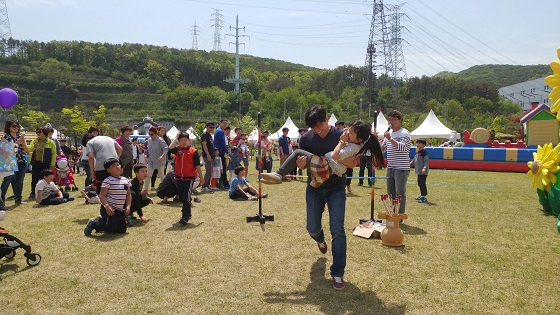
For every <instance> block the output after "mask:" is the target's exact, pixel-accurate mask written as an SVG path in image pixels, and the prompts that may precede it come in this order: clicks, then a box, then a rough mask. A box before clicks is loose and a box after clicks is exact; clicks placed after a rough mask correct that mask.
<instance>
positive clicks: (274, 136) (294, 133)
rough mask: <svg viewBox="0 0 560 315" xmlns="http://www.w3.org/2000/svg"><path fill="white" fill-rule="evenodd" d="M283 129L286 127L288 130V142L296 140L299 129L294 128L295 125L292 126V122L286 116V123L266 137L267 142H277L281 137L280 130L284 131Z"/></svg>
mask: <svg viewBox="0 0 560 315" xmlns="http://www.w3.org/2000/svg"><path fill="white" fill-rule="evenodd" d="M284 127H287V128H288V129H290V130H289V131H288V137H290V140H292V141H295V140H297V138H298V136H299V132H298V129H299V128H298V127H297V126H296V124H294V122H293V121H292V119H291V118H290V116H288V119H286V122H285V123H284V125H282V127H280V129H278V131H276V132H275V133H273V134H271V135H270V136H269V137H268V139H269V140H278V139H279V138H280V136H281V135H282V129H284Z"/></svg>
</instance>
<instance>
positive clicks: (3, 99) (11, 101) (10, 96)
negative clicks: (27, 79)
mask: <svg viewBox="0 0 560 315" xmlns="http://www.w3.org/2000/svg"><path fill="white" fill-rule="evenodd" d="M17 102H18V95H17V93H16V91H14V90H12V89H10V88H4V89H1V90H0V107H2V108H5V109H8V108H12V107H13V106H14V105H16V104H17Z"/></svg>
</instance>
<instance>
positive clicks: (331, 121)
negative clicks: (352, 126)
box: [329, 113, 338, 126]
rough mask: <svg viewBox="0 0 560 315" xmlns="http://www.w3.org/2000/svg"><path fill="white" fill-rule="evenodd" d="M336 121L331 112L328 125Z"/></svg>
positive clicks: (332, 124)
mask: <svg viewBox="0 0 560 315" xmlns="http://www.w3.org/2000/svg"><path fill="white" fill-rule="evenodd" d="M337 121H338V119H336V117H335V116H334V113H332V114H331V118H329V125H331V126H334V124H335V123H336V122H337Z"/></svg>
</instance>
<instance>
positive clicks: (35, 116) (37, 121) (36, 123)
mask: <svg viewBox="0 0 560 315" xmlns="http://www.w3.org/2000/svg"><path fill="white" fill-rule="evenodd" d="M22 120H23V125H24V126H27V130H34V129H35V128H37V127H42V126H44V125H46V124H47V123H48V122H49V121H51V118H50V117H49V116H48V115H47V114H45V113H43V112H39V111H35V110H30V111H29V112H28V113H27V115H24V116H23V117H22Z"/></svg>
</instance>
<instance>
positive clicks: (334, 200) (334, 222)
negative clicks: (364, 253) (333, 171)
mask: <svg viewBox="0 0 560 315" xmlns="http://www.w3.org/2000/svg"><path fill="white" fill-rule="evenodd" d="M305 199H306V202H307V232H309V235H310V236H311V238H313V239H314V240H315V241H316V242H318V243H322V242H324V241H325V233H324V231H323V226H322V225H321V219H322V217H323V212H324V211H325V204H326V205H327V207H328V209H329V224H330V230H331V236H332V244H331V248H332V255H333V263H332V265H331V276H332V277H342V276H344V268H345V267H346V232H345V231H344V215H345V212H346V191H345V186H344V185H342V186H340V185H335V186H331V187H327V188H321V187H319V188H314V187H312V186H309V185H307V189H306V191H305Z"/></svg>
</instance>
